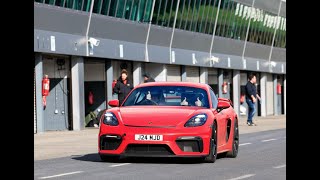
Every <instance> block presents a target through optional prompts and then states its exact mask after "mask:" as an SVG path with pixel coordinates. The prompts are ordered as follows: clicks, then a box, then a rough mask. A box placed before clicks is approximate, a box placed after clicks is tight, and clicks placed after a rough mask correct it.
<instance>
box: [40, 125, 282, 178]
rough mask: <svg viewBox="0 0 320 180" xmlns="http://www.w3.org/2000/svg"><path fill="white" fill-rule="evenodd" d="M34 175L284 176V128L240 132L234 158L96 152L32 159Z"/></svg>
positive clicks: (81, 176)
mask: <svg viewBox="0 0 320 180" xmlns="http://www.w3.org/2000/svg"><path fill="white" fill-rule="evenodd" d="M34 179H53V180H55V179H74V180H78V179H89V180H95V179H97V180H100V179H112V180H113V179H148V180H149V179H152V180H156V179H190V180H191V179H192V180H193V179H210V180H211V179H215V180H240V179H259V180H284V179H286V129H279V130H270V131H263V132H257V133H248V134H240V147H239V154H238V156H237V158H218V159H217V160H216V162H215V163H213V164H212V163H202V162H200V161H199V160H197V159H177V158H125V159H122V160H121V161H120V162H117V163H112V162H110V163H109V162H101V161H100V158H99V156H98V154H96V153H94V154H86V155H81V156H69V157H63V158H56V159H48V160H38V161H35V162H34Z"/></svg>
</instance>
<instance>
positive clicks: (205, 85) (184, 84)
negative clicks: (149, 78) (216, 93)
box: [135, 81, 209, 89]
mask: <svg viewBox="0 0 320 180" xmlns="http://www.w3.org/2000/svg"><path fill="white" fill-rule="evenodd" d="M149 86H188V87H195V88H202V89H207V88H208V87H209V86H208V85H207V84H204V83H194V82H168V81H162V82H161V81H160V82H148V83H142V84H139V85H137V86H136V87H135V88H139V87H149Z"/></svg>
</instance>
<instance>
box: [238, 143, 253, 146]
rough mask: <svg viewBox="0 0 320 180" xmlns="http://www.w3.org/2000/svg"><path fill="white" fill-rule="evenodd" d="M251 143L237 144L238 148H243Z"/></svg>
mask: <svg viewBox="0 0 320 180" xmlns="http://www.w3.org/2000/svg"><path fill="white" fill-rule="evenodd" d="M249 144H251V143H242V144H239V146H245V145H249Z"/></svg>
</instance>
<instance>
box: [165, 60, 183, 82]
mask: <svg viewBox="0 0 320 180" xmlns="http://www.w3.org/2000/svg"><path fill="white" fill-rule="evenodd" d="M166 66H167V81H173V82H180V81H181V69H180V66H178V65H172V64H168V65H166Z"/></svg>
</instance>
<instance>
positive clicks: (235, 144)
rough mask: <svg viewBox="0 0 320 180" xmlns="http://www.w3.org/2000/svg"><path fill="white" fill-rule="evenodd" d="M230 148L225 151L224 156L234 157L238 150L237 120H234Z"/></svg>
mask: <svg viewBox="0 0 320 180" xmlns="http://www.w3.org/2000/svg"><path fill="white" fill-rule="evenodd" d="M233 132H234V133H233V140H232V150H231V151H229V152H227V154H226V157H230V158H235V157H237V155H238V152H239V126H238V120H237V119H235V120H234V128H233Z"/></svg>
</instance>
